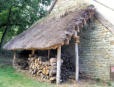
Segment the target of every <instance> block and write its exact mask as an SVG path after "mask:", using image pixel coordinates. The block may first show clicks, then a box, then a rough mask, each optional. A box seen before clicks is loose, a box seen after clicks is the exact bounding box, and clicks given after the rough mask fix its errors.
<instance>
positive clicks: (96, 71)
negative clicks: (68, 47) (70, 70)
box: [79, 20, 114, 80]
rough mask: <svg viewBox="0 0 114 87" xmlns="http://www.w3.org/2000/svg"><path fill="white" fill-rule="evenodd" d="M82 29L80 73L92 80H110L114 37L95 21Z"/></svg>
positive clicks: (113, 54)
mask: <svg viewBox="0 0 114 87" xmlns="http://www.w3.org/2000/svg"><path fill="white" fill-rule="evenodd" d="M90 25H91V26H86V27H85V28H83V29H82V31H81V33H80V34H79V35H80V38H81V41H80V44H79V56H80V72H81V73H82V74H83V75H85V76H87V77H90V78H99V79H101V80H110V66H111V65H114V35H113V34H112V33H111V32H110V31H109V30H108V29H106V28H105V27H104V26H103V25H102V24H101V23H100V22H98V21H97V20H95V22H94V23H91V24H90Z"/></svg>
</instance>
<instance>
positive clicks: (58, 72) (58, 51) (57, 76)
mask: <svg viewBox="0 0 114 87" xmlns="http://www.w3.org/2000/svg"><path fill="white" fill-rule="evenodd" d="M60 80H61V46H60V47H58V49H57V75H56V84H57V85H58V84H60Z"/></svg>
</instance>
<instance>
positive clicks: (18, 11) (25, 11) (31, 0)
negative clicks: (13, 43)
mask: <svg viewBox="0 0 114 87" xmlns="http://www.w3.org/2000/svg"><path fill="white" fill-rule="evenodd" d="M51 1H52V0H0V47H1V46H2V45H3V44H4V43H5V42H6V41H8V40H10V39H11V38H12V37H14V36H16V35H18V34H19V33H21V32H22V31H24V30H25V29H27V28H28V27H30V26H31V25H32V24H33V23H34V22H36V21H37V20H39V19H40V18H42V17H44V16H45V15H46V14H47V9H46V8H47V7H48V6H49V5H50V3H51Z"/></svg>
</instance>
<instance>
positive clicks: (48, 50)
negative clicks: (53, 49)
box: [48, 50, 50, 59]
mask: <svg viewBox="0 0 114 87" xmlns="http://www.w3.org/2000/svg"><path fill="white" fill-rule="evenodd" d="M49 58H50V50H48V59H49Z"/></svg>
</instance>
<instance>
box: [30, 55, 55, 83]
mask: <svg viewBox="0 0 114 87" xmlns="http://www.w3.org/2000/svg"><path fill="white" fill-rule="evenodd" d="M28 61H29V63H28V64H29V72H30V73H31V74H33V75H36V76H39V77H40V78H41V79H42V80H43V79H48V80H50V81H51V82H54V81H55V80H56V67H57V60H56V58H50V59H49V60H48V58H46V57H37V56H34V57H30V58H28Z"/></svg>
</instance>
